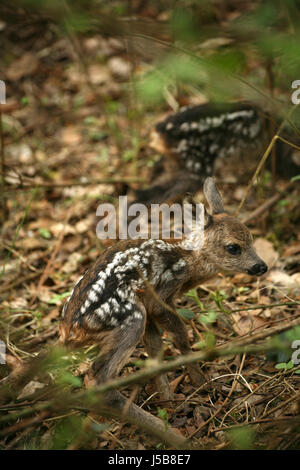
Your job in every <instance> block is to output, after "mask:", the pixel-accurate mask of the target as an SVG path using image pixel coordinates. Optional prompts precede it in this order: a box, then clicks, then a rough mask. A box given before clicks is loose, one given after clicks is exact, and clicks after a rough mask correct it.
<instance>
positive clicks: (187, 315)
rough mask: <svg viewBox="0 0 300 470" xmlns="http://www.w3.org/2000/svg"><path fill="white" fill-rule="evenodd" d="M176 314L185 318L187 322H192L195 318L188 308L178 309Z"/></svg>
mask: <svg viewBox="0 0 300 470" xmlns="http://www.w3.org/2000/svg"><path fill="white" fill-rule="evenodd" d="M177 312H178V313H179V315H180V316H181V317H183V318H186V319H187V320H192V319H193V318H195V314H194V312H192V310H190V309H189V308H179V309H178V310H177Z"/></svg>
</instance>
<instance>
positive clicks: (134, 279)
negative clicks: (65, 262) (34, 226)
mask: <svg viewBox="0 0 300 470" xmlns="http://www.w3.org/2000/svg"><path fill="white" fill-rule="evenodd" d="M204 195H205V197H206V200H207V202H208V204H209V207H210V214H209V213H207V212H206V211H205V227H204V237H203V244H202V247H201V248H200V249H199V250H190V249H186V240H180V241H179V240H171V241H164V240H152V239H149V240H146V241H145V240H129V241H121V242H118V243H116V244H115V245H114V246H111V247H109V248H108V249H107V250H106V251H104V252H103V253H102V254H101V255H100V257H99V258H98V259H97V260H96V262H95V263H94V264H93V265H92V266H91V267H90V268H89V269H88V270H87V272H86V273H85V274H84V276H83V277H82V278H81V279H80V280H79V281H78V282H77V284H76V286H75V288H74V290H73V293H72V295H71V297H70V299H69V300H68V301H67V302H66V304H65V306H64V309H63V313H62V317H63V318H62V321H61V324H60V337H61V341H62V342H63V343H65V344H66V345H71V346H82V345H87V344H97V345H99V348H100V355H99V356H98V358H97V359H96V360H95V361H94V363H93V364H92V366H91V368H90V370H89V372H88V374H87V376H86V384H87V386H90V385H97V384H101V383H103V382H105V381H107V380H108V379H110V378H114V377H115V376H117V374H118V373H119V372H120V370H121V369H122V367H123V366H124V364H125V363H126V361H127V360H128V358H129V356H130V355H131V353H132V352H133V350H134V349H135V347H136V345H137V343H138V342H140V341H141V340H144V344H145V348H146V351H147V353H148V354H149V356H150V357H157V356H158V355H159V354H160V352H161V350H162V346H163V343H162V339H161V335H160V332H159V327H161V328H162V329H163V330H166V331H167V332H170V333H171V334H172V335H173V341H174V344H175V346H176V348H178V349H179V350H180V352H181V353H182V354H186V353H189V352H190V351H191V350H190V345H189V340H188V336H187V332H186V327H185V325H184V322H183V321H182V320H181V318H180V317H179V316H178V315H177V314H176V313H175V311H174V312H171V311H170V310H169V309H167V308H165V305H164V304H167V305H168V306H171V308H172V310H175V308H174V300H175V299H176V297H179V296H181V295H182V294H183V293H184V292H186V291H187V290H189V289H191V288H193V287H195V286H197V285H198V284H200V283H203V282H204V281H206V280H207V279H209V278H211V277H213V276H214V275H216V274H217V273H218V272H220V271H221V272H242V273H248V274H250V275H256V276H260V275H262V274H264V273H265V272H266V271H267V266H266V264H265V263H264V261H262V259H260V258H259V256H258V255H257V254H256V252H255V250H254V248H253V243H252V237H251V234H250V232H249V230H248V229H247V228H246V227H245V226H244V225H243V224H242V223H240V222H239V221H238V220H237V219H236V218H234V217H231V216H229V215H227V214H226V213H225V210H224V208H223V202H222V199H221V196H220V193H219V191H218V189H217V187H216V185H215V183H214V180H213V179H212V178H210V177H209V178H207V179H206V180H205V183H204ZM193 236H195V234H193ZM196 236H197V234H196ZM149 286H151V289H150V288H149ZM153 290H155V293H156V295H155V296H154V295H153ZM158 298H160V299H161V300H162V302H159V301H158ZM187 372H188V374H189V375H190V378H191V380H192V382H193V383H194V384H200V383H202V382H203V376H202V373H201V370H200V366H199V364H192V365H189V366H188V367H187ZM157 385H158V387H159V389H160V391H161V393H162V395H163V396H164V397H165V398H166V399H169V398H170V392H169V385H168V381H167V378H166V377H165V376H159V377H158V378H157ZM106 401H107V403H108V406H110V407H111V408H113V409H114V410H118V414H119V416H120V415H121V410H122V409H123V408H124V406H125V404H126V398H125V397H124V396H123V395H122V394H121V393H120V392H113V393H110V394H109V395H108V396H107V398H106ZM128 415H129V416H130V415H131V416H133V417H134V419H135V422H136V423H138V422H142V423H143V424H144V425H145V423H149V426H150V427H151V426H153V427H156V428H157V429H159V430H161V431H162V429H163V423H162V421H161V420H159V419H158V418H155V417H154V416H152V415H151V414H150V413H147V412H146V411H144V410H142V409H141V408H139V407H138V406H136V405H134V404H133V403H131V404H130V406H129V408H128ZM168 432H170V433H172V432H173V431H172V430H168ZM174 434H175V435H176V433H174ZM164 437H165V438H167V437H168V436H167V435H165V436H164ZM173 437H174V436H173ZM177 437H178V436H177Z"/></svg>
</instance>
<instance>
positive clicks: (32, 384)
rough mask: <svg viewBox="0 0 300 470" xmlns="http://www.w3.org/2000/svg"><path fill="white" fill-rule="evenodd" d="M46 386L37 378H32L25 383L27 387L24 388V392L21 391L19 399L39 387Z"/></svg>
mask: <svg viewBox="0 0 300 470" xmlns="http://www.w3.org/2000/svg"><path fill="white" fill-rule="evenodd" d="M44 387H45V384H43V383H41V382H37V381H35V380H31V381H30V382H28V384H27V385H25V387H24V388H23V390H22V392H21V393H20V395H19V396H18V398H17V399H18V400H20V399H21V398H26V397H29V396H30V395H32V394H33V393H34V392H35V391H36V390H38V389H39V388H44Z"/></svg>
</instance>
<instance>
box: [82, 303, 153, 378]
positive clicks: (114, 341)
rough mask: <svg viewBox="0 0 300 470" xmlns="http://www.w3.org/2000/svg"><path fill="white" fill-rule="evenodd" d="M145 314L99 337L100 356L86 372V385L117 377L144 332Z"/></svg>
mask: <svg viewBox="0 0 300 470" xmlns="http://www.w3.org/2000/svg"><path fill="white" fill-rule="evenodd" d="M145 318H146V313H145V312H143V315H142V316H140V317H139V318H133V319H132V321H131V322H128V324H126V325H124V327H123V328H122V327H121V325H120V326H118V327H116V328H114V329H113V330H107V331H105V332H103V334H102V335H101V338H100V341H99V346H100V350H101V351H100V354H99V356H98V357H97V358H96V360H95V361H94V362H93V364H92V367H91V369H90V370H89V372H88V378H87V380H86V385H87V386H89V385H90V382H91V385H99V384H101V383H103V382H106V381H107V380H109V379H112V378H114V377H115V376H117V375H118V374H119V372H120V370H121V369H122V367H123V366H124V364H125V363H126V361H127V359H128V358H129V356H130V355H131V353H132V351H133V350H134V349H135V347H136V345H137V343H138V342H139V341H140V340H141V339H142V337H143V334H144V331H145Z"/></svg>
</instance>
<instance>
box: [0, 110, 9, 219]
mask: <svg viewBox="0 0 300 470" xmlns="http://www.w3.org/2000/svg"><path fill="white" fill-rule="evenodd" d="M0 160H1V177H0V205H1V213H0V224H2V223H4V222H5V220H6V219H7V216H8V208H7V201H6V197H5V194H4V193H5V158H4V136H3V126H2V104H1V103H0Z"/></svg>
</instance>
